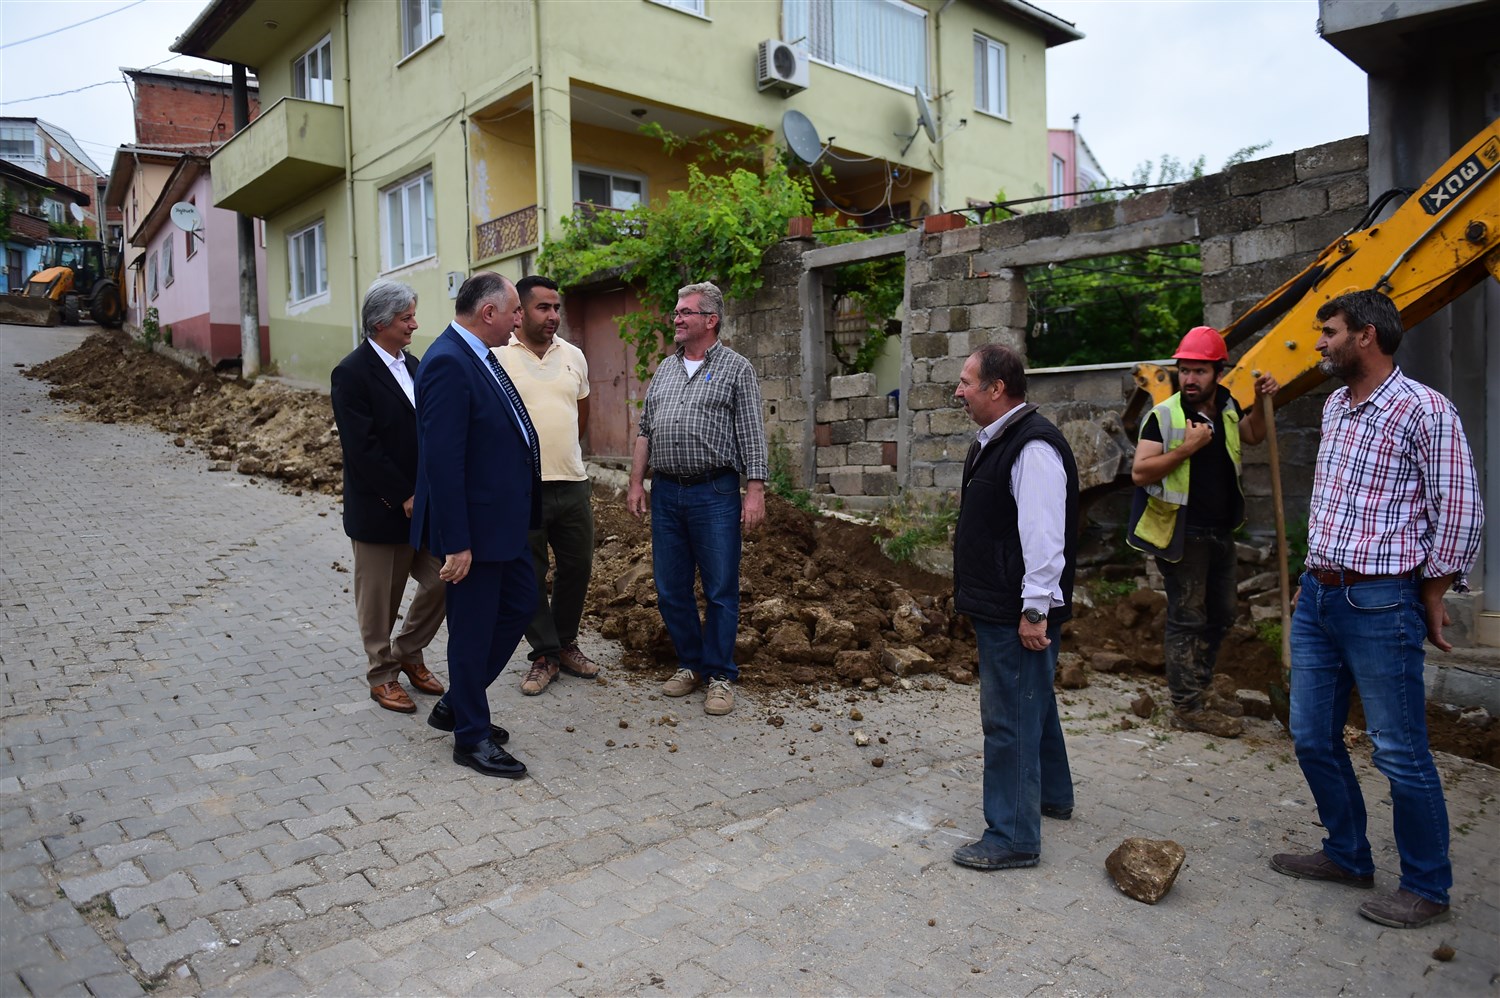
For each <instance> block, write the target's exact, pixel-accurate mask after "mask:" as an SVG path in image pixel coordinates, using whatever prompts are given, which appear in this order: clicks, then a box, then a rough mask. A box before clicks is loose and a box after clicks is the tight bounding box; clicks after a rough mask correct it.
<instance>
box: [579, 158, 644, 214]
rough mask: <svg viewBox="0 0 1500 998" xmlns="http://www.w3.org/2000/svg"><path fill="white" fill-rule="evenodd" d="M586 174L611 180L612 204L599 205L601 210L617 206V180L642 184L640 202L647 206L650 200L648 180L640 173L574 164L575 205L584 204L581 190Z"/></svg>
mask: <svg viewBox="0 0 1500 998" xmlns="http://www.w3.org/2000/svg"><path fill="white" fill-rule="evenodd" d="M585 173H592V174H594V175H595V176H599V177H608V178H609V182H610V183H609V200H610V203H609V204H602V205H599V207H601V208H614V207H615V204H614V194H615V190H614V187H615V185H614V182H615V181H616V180H630V181H633V182H635V183H637V184H640V185H641V200H640V203H641V204H647V203H648V198H647V193H648V192H647V190H646V178H645V176H643V175H642V174H639V173H627V172H625V171H624V170H611V169H607V168H605V167H600V166H586V165H584V164H581V163H574V164H573V203H574V204H582V203H583V192H582V189H581V188H582V186H583V175H584V174H585ZM631 207H633V206H631ZM618 210H619V211H629V210H630V209H629V207H626V208H620V209H618Z"/></svg>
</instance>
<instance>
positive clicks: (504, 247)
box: [474, 205, 537, 260]
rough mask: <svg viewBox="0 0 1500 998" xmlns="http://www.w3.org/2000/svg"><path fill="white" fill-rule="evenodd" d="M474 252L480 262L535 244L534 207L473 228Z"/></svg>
mask: <svg viewBox="0 0 1500 998" xmlns="http://www.w3.org/2000/svg"><path fill="white" fill-rule="evenodd" d="M474 242H475V244H476V246H475V252H477V253H478V255H479V258H480V259H481V260H484V259H488V258H489V257H492V256H504V255H505V254H507V253H512V252H514V251H516V250H518V249H522V248H523V247H526V246H535V245H536V242H537V227H536V205H531V206H530V207H527V208H522V209H521V210H520V211H513V212H511V213H510V214H509V215H501V216H500V217H499V218H492V219H490V220H489V221H488V222H481V223H479V224H478V225H476V226H474Z"/></svg>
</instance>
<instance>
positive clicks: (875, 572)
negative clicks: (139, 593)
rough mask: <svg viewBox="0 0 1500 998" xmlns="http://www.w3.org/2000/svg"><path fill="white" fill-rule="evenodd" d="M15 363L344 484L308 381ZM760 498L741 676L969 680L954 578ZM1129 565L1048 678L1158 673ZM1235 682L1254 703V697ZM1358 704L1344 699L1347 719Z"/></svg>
mask: <svg viewBox="0 0 1500 998" xmlns="http://www.w3.org/2000/svg"><path fill="white" fill-rule="evenodd" d="M25 373H26V374H27V375H28V376H30V377H33V378H39V379H42V380H46V381H49V382H52V384H53V387H52V389H51V390H50V395H51V396H52V397H53V398H55V399H59V400H61V401H65V402H71V403H74V404H76V405H78V407H79V408H80V410H81V411H82V412H83V413H84V414H85V415H86V416H88V417H89V418H92V419H96V420H99V421H100V422H105V423H113V422H117V421H129V422H138V423H145V424H147V425H150V426H154V427H156V428H158V429H160V430H163V431H165V432H166V433H169V434H172V435H173V436H174V442H175V443H176V444H177V445H178V446H180V447H186V448H189V449H190V450H198V451H201V452H202V453H203V454H204V456H205V457H206V458H207V460H208V461H209V462H210V467H211V468H212V469H214V470H218V471H225V472H228V471H231V470H233V471H237V472H239V473H240V474H244V475H259V476H262V477H266V478H271V479H276V480H279V481H280V482H282V483H283V484H284V485H285V486H286V487H287V488H289V489H291V490H294V491H301V490H302V489H315V490H317V491H320V492H324V493H329V494H335V495H336V494H338V492H339V490H340V479H341V474H342V468H343V464H342V461H343V455H342V453H341V451H340V448H339V439H338V431H337V429H336V428H335V426H334V422H333V410H332V408H331V406H330V404H329V401H328V396H326V395H324V394H322V393H320V392H315V391H306V390H299V389H294V388H289V387H287V386H285V385H280V384H276V383H274V382H271V381H267V380H260V381H257V382H255V383H254V384H253V385H252V384H247V383H246V382H244V381H241V380H239V379H237V378H233V377H225V376H222V375H219V374H217V373H215V372H214V371H213V369H212V368H210V367H209V366H208V365H207V364H206V363H200V364H199V365H198V367H197V368H196V369H194V370H188V369H185V368H183V367H182V366H180V365H178V364H176V363H174V362H173V361H171V360H169V359H167V358H165V357H162V356H160V355H157V354H154V353H151V352H149V351H146V350H144V349H142V348H141V347H140V345H139V344H136V343H135V342H133V341H132V340H130V339H129V338H128V337H127V336H125V335H124V334H123V333H118V332H99V333H96V334H94V335H93V336H90V337H89V338H88V340H86V341H85V342H84V343H83V345H82V346H80V347H79V348H78V349H76V350H74V351H73V352H71V353H68V354H64V355H63V356H61V357H58V358H55V359H54V360H51V361H48V362H47V363H44V364H38V365H36V366H35V367H32V368H30V369H28V370H27V371H26V372H25ZM767 504H768V505H767V522H766V526H765V527H764V528H763V529H761V530H760V531H757V532H756V533H754V534H751V535H749V536H747V538H746V540H745V546H744V556H743V560H742V565H741V600H740V605H741V623H740V636H739V641H738V647H737V655H736V658H737V661H738V662H739V663H740V665H741V667H742V669H743V681H744V683H745V684H746V685H747V686H749V687H751V688H759V689H762V690H786V689H796V688H802V687H811V686H820V685H836V686H853V687H859V688H863V689H865V690H875V689H878V688H881V687H883V686H891V685H896V684H902V685H906V686H910V687H913V688H918V689H937V688H941V687H943V686H944V685H945V684H946V683H947V682H954V683H964V684H968V683H972V682H974V678H975V677H974V669H975V667H976V651H975V645H974V634H973V629H972V628H971V627H970V626H969V624H968V621H967V620H966V619H965V618H963V617H961V616H958V615H956V614H955V613H954V612H953V598H952V597H953V591H952V582H951V580H949V579H947V578H945V577H943V576H939V575H933V574H931V573H928V572H925V571H922V570H921V569H918V568H915V567H912V566H910V565H906V564H900V565H898V564H894V563H892V562H891V561H890V560H889V559H888V558H886V557H885V555H884V554H883V553H882V552H881V550H880V548H879V546H878V544H877V540H878V537H879V535H878V531H877V530H876V528H874V527H873V526H871V525H869V524H863V523H852V522H848V521H846V520H841V519H835V518H831V517H822V516H814V515H813V514H810V513H808V512H806V511H804V510H801V509H798V508H797V507H795V506H792V505H791V504H789V503H786V502H784V501H782V500H781V499H779V498H777V497H775V496H771V497H769V498H768V500H767ZM594 515H595V518H596V526H595V537H596V543H597V552H596V555H595V563H594V577H593V584H592V587H591V589H590V599H589V605H588V608H587V611H586V612H587V615H588V617H587V622H588V624H589V625H590V626H592V627H594V628H596V629H597V630H598V631H599V632H600V633H602V634H603V635H604V636H605V637H609V638H614V639H616V640H618V641H619V642H620V643H621V645H622V646H623V647H624V657H623V664H624V666H625V668H626V670H627V671H635V672H639V671H642V670H645V669H648V668H649V669H653V670H655V673H654V675H653V679H655V678H657V677H659V676H662V675H663V674H664V673H665V671H666V670H667V669H669V668H671V667H672V663H673V662H674V655H673V651H672V646H671V642H670V641H669V640H668V638H667V634H666V629H665V627H663V626H662V623H661V615H660V614H659V613H658V612H657V609H656V591H655V588H654V585H653V582H652V576H651V533H650V528H649V527H648V526H647V525H646V524H644V523H641V522H638V521H637V520H635V518H633V517H632V516H630V515H629V513H627V512H626V510H625V502H624V496H623V495H621V494H619V493H616V492H614V491H613V490H611V489H609V488H606V487H598V488H596V489H595V495H594ZM1140 570H1141V562H1140V561H1139V560H1138V559H1132V560H1131V561H1130V562H1129V563H1128V564H1126V563H1121V564H1106V565H1102V566H1097V567H1094V568H1091V569H1087V570H1081V571H1080V572H1079V578H1078V592H1079V600H1078V603H1079V605H1078V606H1077V607H1076V610H1075V617H1074V619H1073V621H1072V622H1070V623H1069V624H1067V625H1065V627H1064V631H1063V640H1062V649H1061V650H1062V652H1063V653H1064V659H1063V661H1062V662H1061V663H1060V668H1059V684H1060V685H1063V686H1065V687H1066V686H1067V685H1068V684H1069V683H1072V684H1074V685H1077V684H1086V683H1087V682H1088V673H1089V671H1093V672H1115V673H1126V674H1132V675H1136V676H1140V677H1141V678H1143V679H1148V678H1149V680H1150V681H1151V682H1153V683H1156V684H1160V683H1161V678H1160V677H1161V673H1162V668H1163V663H1162V630H1163V625H1164V622H1165V618H1166V600H1165V598H1164V597H1163V596H1162V595H1161V594H1160V593H1157V592H1154V591H1152V590H1150V589H1144V588H1140V587H1139V586H1138V585H1137V584H1136V583H1135V582H1134V581H1133V580H1134V579H1135V573H1137V572H1139V571H1140ZM1246 570H1247V572H1249V571H1263V570H1264V568H1263V566H1262V567H1253V566H1246ZM1132 590H1133V591H1132ZM1241 619H1249V607H1248V604H1243V603H1242V604H1241ZM1279 659H1280V656H1279V651H1278V650H1277V649H1275V648H1273V647H1271V646H1270V645H1268V644H1266V642H1264V641H1262V640H1261V639H1260V638H1259V637H1258V636H1257V635H1256V634H1255V632H1254V631H1253V630H1251V629H1250V628H1249V627H1245V626H1239V627H1236V628H1235V629H1234V630H1233V631H1232V632H1231V633H1230V635H1229V636H1228V638H1226V640H1225V642H1224V645H1223V648H1222V649H1221V651H1220V653H1219V669H1218V671H1219V673H1220V676H1221V678H1220V680H1219V682H1220V683H1221V685H1222V687H1223V688H1224V689H1226V690H1228V691H1231V692H1232V691H1234V690H1245V691H1257V692H1258V693H1261V694H1264V693H1265V692H1266V691H1267V690H1268V689H1269V688H1270V687H1271V686H1272V685H1273V684H1279V682H1280V676H1281V663H1280V660H1279ZM1157 693H1158V694H1159V695H1158V696H1157V697H1156V699H1157V701H1158V702H1166V701H1167V700H1168V697H1167V696H1166V694H1165V691H1164V690H1158V691H1157ZM1247 699H1249V701H1250V702H1249V703H1247V709H1253V708H1254V707H1255V706H1256V703H1255V701H1254V699H1253V698H1247ZM1124 714H1125V710H1124V708H1123V707H1122V716H1123V715H1124ZM1427 719H1428V727H1429V730H1430V734H1431V738H1432V744H1433V746H1434V747H1437V748H1441V749H1443V750H1445V751H1448V752H1453V753H1455V754H1458V755H1462V756H1466V757H1468V758H1471V759H1477V760H1479V761H1481V762H1486V763H1489V764H1490V765H1497V764H1500V724H1497V723H1496V721H1495V719H1493V718H1490V717H1488V716H1487V715H1485V714H1484V712H1483V711H1482V710H1480V711H1457V710H1455V709H1453V708H1451V707H1447V706H1444V705H1440V704H1429V705H1428V711H1427ZM1360 720H1361V716H1360V713H1359V709H1358V705H1357V703H1356V705H1355V709H1354V711H1353V713H1352V716H1351V723H1354V724H1358V723H1359V722H1360Z"/></svg>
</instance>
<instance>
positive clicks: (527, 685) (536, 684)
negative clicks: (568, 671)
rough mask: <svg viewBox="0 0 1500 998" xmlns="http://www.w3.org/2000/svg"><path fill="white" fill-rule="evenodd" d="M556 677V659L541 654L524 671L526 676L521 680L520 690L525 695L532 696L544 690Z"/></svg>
mask: <svg viewBox="0 0 1500 998" xmlns="http://www.w3.org/2000/svg"><path fill="white" fill-rule="evenodd" d="M556 678H557V661H556V660H555V659H552V658H549V657H548V656H546V655H541V656H539V657H538V658H537V659H536V660H535V661H533V662H532V663H531V669H530V670H529V671H528V672H527V673H526V678H525V679H523V680H521V692H522V693H524V694H525V695H526V696H529V697H534V696H536V695H537V694H538V693H540V692H542V691H543V690H545V689H546V688H547V686H548V685H549V684H550V683H551V682H552V680H554V679H556Z"/></svg>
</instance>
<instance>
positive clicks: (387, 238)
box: [380, 167, 437, 271]
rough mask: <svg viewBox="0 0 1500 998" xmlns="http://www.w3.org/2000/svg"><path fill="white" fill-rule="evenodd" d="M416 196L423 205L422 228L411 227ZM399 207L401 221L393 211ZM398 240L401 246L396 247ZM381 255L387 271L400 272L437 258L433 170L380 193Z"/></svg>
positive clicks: (428, 169) (399, 182)
mask: <svg viewBox="0 0 1500 998" xmlns="http://www.w3.org/2000/svg"><path fill="white" fill-rule="evenodd" d="M414 193H415V194H416V196H417V198H418V203H419V204H420V205H421V206H422V215H423V218H422V224H421V225H420V226H414V225H413V224H412V217H411V204H412V195H413V194H414ZM397 205H399V206H400V209H401V211H400V217H399V218H396V217H395V212H394V209H395V206H397ZM395 225H399V227H400V230H399V232H398V231H397V230H396V229H395V228H393V226H395ZM418 237H420V242H419V241H418ZM398 238H399V245H394V244H393V243H394V241H395V240H396V239H398ZM380 253H381V259H382V261H383V263H384V265H385V270H386V271H392V270H399V269H401V268H402V267H409V266H411V265H412V264H414V263H416V262H418V261H419V260H427V259H430V258H432V257H434V256H437V192H436V190H435V189H434V187H433V183H432V168H431V167H428V168H427V169H425V170H422V171H421V172H420V173H414V174H412V175H411V176H409V177H407V178H405V179H404V180H399V181H397V182H396V183H394V184H392V185H391V186H389V187H386V188H383V189H382V190H381V192H380Z"/></svg>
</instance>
